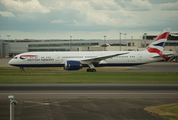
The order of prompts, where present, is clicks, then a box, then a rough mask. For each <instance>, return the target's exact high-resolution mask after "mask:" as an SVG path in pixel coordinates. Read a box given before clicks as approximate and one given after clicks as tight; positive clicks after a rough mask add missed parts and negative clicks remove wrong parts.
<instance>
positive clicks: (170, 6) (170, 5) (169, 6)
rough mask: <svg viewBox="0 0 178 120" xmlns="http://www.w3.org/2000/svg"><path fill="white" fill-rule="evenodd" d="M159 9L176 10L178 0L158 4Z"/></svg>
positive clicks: (177, 8)
mask: <svg viewBox="0 0 178 120" xmlns="http://www.w3.org/2000/svg"><path fill="white" fill-rule="evenodd" d="M160 9H161V10H178V1H177V2H176V3H164V4H161V5H160Z"/></svg>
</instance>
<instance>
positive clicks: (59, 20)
mask: <svg viewBox="0 0 178 120" xmlns="http://www.w3.org/2000/svg"><path fill="white" fill-rule="evenodd" d="M51 23H66V21H64V20H61V19H58V20H53V21H51Z"/></svg>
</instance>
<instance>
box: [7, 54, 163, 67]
mask: <svg viewBox="0 0 178 120" xmlns="http://www.w3.org/2000/svg"><path fill="white" fill-rule="evenodd" d="M124 52H126V51H92V52H91V51H88V52H87V51H86V52H26V53H22V54H19V55H17V56H15V57H14V58H13V59H11V60H10V61H9V64H10V65H13V66H20V67H62V66H64V64H65V62H66V61H68V60H74V61H82V60H87V59H92V58H96V57H100V56H104V55H111V54H119V53H124ZM155 54H157V53H149V52H148V51H128V53H127V54H124V55H118V56H115V57H111V58H107V59H104V60H101V61H99V63H98V64H97V65H96V66H95V67H97V66H132V65H139V64H145V63H150V62H155V61H159V60H162V59H163V58H160V57H159V58H152V57H150V56H153V55H155ZM82 65H83V66H85V63H82ZM86 66H87V64H86Z"/></svg>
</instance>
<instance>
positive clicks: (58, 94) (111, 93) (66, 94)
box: [0, 93, 178, 95]
mask: <svg viewBox="0 0 178 120" xmlns="http://www.w3.org/2000/svg"><path fill="white" fill-rule="evenodd" d="M9 94H16V95H18V94H19V95H46V94H47V95H65V94H66V95H70V94H71V95H80V94H85V95H99V94H101V95H108V94H111V95H143V94H144V95H145V94H146V95H149V94H150V95H166V94H171V95H178V93H0V95H9Z"/></svg>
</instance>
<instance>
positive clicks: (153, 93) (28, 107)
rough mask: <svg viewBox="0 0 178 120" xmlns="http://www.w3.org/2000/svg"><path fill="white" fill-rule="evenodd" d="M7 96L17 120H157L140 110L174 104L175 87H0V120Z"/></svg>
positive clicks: (4, 113)
mask: <svg viewBox="0 0 178 120" xmlns="http://www.w3.org/2000/svg"><path fill="white" fill-rule="evenodd" d="M8 95H14V96H15V98H16V100H17V101H18V102H19V103H18V104H17V105H16V106H15V109H16V112H15V119H16V120H18V119H20V120H28V119H29V120H30V119H33V120H90V119H92V120H103V119H104V120H118V119H120V120H138V119H139V120H150V119H151V120H161V118H160V117H155V116H152V115H151V114H149V113H147V112H145V111H144V110H143V109H144V108H145V107H148V106H155V105H162V104H169V103H176V102H177V101H178V84H1V85H0V107H1V108H2V109H0V119H3V120H4V119H9V100H8V99H7V96H8Z"/></svg>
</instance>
